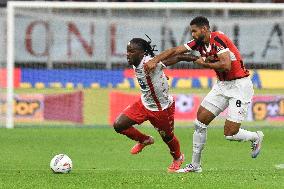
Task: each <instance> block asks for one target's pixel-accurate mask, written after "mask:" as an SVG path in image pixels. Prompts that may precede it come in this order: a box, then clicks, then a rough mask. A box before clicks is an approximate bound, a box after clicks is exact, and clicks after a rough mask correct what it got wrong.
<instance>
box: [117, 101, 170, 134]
mask: <svg viewBox="0 0 284 189" xmlns="http://www.w3.org/2000/svg"><path fill="white" fill-rule="evenodd" d="M122 114H124V115H126V116H127V117H128V118H129V119H132V120H133V121H135V122H136V123H137V124H141V123H143V122H144V121H147V120H149V121H150V123H151V124H152V125H153V126H154V127H155V128H156V129H157V130H158V131H159V133H160V134H161V135H162V136H169V135H172V134H173V130H174V114H175V102H173V103H172V104H171V105H170V106H169V107H168V108H166V109H164V110H162V111H151V110H148V109H147V108H145V106H144V105H143V104H142V101H141V99H139V100H138V101H137V102H135V103H134V104H132V105H130V106H128V107H127V108H125V109H124V110H123V112H122Z"/></svg>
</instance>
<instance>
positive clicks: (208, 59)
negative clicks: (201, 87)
mask: <svg viewBox="0 0 284 189" xmlns="http://www.w3.org/2000/svg"><path fill="white" fill-rule="evenodd" d="M215 61H216V60H215V58H214V56H208V57H207V58H206V59H205V62H206V63H212V62H215Z"/></svg>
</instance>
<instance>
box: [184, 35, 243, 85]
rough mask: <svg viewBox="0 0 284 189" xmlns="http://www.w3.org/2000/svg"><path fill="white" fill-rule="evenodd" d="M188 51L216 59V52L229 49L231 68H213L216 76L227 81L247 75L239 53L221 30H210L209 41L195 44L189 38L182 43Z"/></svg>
mask: <svg viewBox="0 0 284 189" xmlns="http://www.w3.org/2000/svg"><path fill="white" fill-rule="evenodd" d="M184 46H185V47H186V48H187V49H188V50H189V51H193V50H194V51H199V53H200V54H201V56H202V57H204V58H207V57H209V56H213V57H214V58H215V60H216V61H218V54H221V53H224V52H227V51H229V52H230V57H231V70H230V71H227V72H225V71H218V70H215V72H216V74H217V77H218V79H219V80H221V81H229V80H234V79H239V78H243V77H247V76H249V71H248V70H247V69H245V67H244V63H243V60H242V57H241V54H240V52H239V50H238V48H237V47H236V46H235V45H234V43H233V42H232V41H231V40H230V39H229V37H227V36H226V35H225V34H224V33H222V32H211V34H210V42H209V45H208V46H207V45H206V44H197V43H196V41H195V40H191V41H189V42H187V43H186V44H184Z"/></svg>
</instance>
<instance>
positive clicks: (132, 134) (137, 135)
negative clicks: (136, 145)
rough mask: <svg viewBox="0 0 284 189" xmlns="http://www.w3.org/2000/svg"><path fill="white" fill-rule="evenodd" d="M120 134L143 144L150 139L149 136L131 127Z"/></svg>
mask: <svg viewBox="0 0 284 189" xmlns="http://www.w3.org/2000/svg"><path fill="white" fill-rule="evenodd" d="M120 134H123V135H126V136H127V137H128V138H130V139H132V140H135V141H138V142H140V143H143V142H144V141H145V140H147V139H148V138H149V136H147V135H145V134H143V133H141V132H140V131H139V130H138V129H136V128H134V127H130V128H128V129H126V130H123V131H121V132H120Z"/></svg>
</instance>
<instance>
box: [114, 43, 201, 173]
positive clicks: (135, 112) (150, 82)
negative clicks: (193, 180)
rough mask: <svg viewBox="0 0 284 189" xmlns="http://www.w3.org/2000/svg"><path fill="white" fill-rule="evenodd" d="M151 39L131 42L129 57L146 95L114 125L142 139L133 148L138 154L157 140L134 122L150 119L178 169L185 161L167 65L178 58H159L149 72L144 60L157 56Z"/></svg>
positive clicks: (128, 59) (132, 136)
mask: <svg viewBox="0 0 284 189" xmlns="http://www.w3.org/2000/svg"><path fill="white" fill-rule="evenodd" d="M150 43H151V42H147V41H146V40H144V39H141V38H133V39H132V40H131V41H130V42H129V43H128V45H127V61H128V64H129V65H132V66H133V69H134V71H135V75H136V78H137V80H138V83H139V85H140V89H141V93H142V95H141V98H140V99H139V100H138V101H137V102H135V103H134V104H132V105H129V106H128V107H127V108H126V109H124V110H123V112H122V113H121V114H120V115H119V116H118V117H117V118H116V120H115V122H114V124H113V127H114V129H115V131H116V132H118V133H120V134H123V135H126V136H127V137H128V138H130V139H132V140H135V141H137V142H138V143H137V144H136V145H135V146H134V147H133V148H132V149H131V151H130V152H131V153H132V154H138V153H139V152H141V151H142V149H143V148H144V147H145V146H147V145H151V144H153V143H154V138H153V137H152V136H149V135H145V134H143V133H141V132H140V131H139V130H138V129H136V128H135V127H133V125H135V124H141V123H143V122H144V121H147V120H149V121H150V123H151V124H152V125H153V126H154V127H155V129H156V130H157V131H158V132H159V134H160V136H161V137H162V139H163V141H164V142H165V143H166V144H167V146H168V148H169V150H170V154H171V155H172V157H173V161H172V163H171V165H170V166H169V167H168V172H175V171H177V170H178V169H179V168H180V166H181V164H182V163H183V161H184V155H183V154H182V153H181V152H180V145H179V141H178V139H177V138H176V136H175V135H174V113H175V102H174V99H173V97H172V96H171V95H170V94H169V86H168V82H167V77H166V75H165V74H164V72H163V69H164V68H165V67H166V66H167V65H170V64H173V63H175V62H176V61H177V60H176V59H175V60H174V59H172V60H167V61H164V62H165V63H164V64H163V63H162V62H159V63H158V64H157V66H156V68H155V69H154V70H153V72H151V73H149V74H146V73H145V71H144V64H145V63H146V62H148V61H149V60H151V59H152V58H153V57H154V52H153V51H154V48H153V47H152V46H151V45H150ZM194 59H196V58H194Z"/></svg>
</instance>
